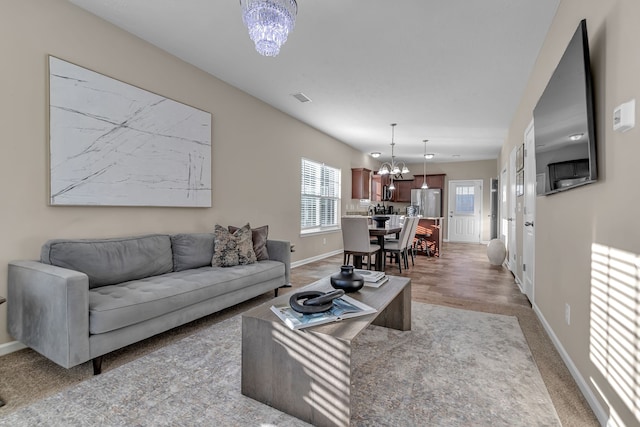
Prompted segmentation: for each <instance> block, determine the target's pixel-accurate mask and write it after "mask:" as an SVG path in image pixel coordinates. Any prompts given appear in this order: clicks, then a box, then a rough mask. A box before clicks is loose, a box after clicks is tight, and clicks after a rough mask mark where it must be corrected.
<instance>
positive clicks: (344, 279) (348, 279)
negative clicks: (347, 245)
mask: <svg viewBox="0 0 640 427" xmlns="http://www.w3.org/2000/svg"><path fill="white" fill-rule="evenodd" d="M331 286H333V287H334V288H335V289H342V290H343V291H345V292H346V293H349V292H358V291H359V290H360V289H362V287H363V286H364V277H362V276H361V275H359V274H358V273H354V272H353V265H343V266H341V267H340V273H336V274H334V275H332V276H331Z"/></svg>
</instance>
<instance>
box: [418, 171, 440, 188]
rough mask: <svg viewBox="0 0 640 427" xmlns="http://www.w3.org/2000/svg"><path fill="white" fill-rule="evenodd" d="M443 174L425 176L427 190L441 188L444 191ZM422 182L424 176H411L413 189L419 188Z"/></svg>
mask: <svg viewBox="0 0 640 427" xmlns="http://www.w3.org/2000/svg"><path fill="white" fill-rule="evenodd" d="M445 176H446V175H445V174H436V175H429V174H427V186H428V187H429V188H441V189H444V177H445ZM423 182H424V175H414V176H413V188H421V187H422V183H423Z"/></svg>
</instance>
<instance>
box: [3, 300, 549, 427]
mask: <svg viewBox="0 0 640 427" xmlns="http://www.w3.org/2000/svg"><path fill="white" fill-rule="evenodd" d="M412 304H413V305H412V310H413V313H412V330H411V331H407V332H401V331H395V330H391V329H385V328H381V327H377V326H371V327H369V328H367V329H366V330H365V331H364V332H363V333H362V334H361V335H360V336H359V337H358V339H357V342H356V343H355V345H354V349H353V352H352V357H353V363H352V366H353V367H354V371H353V377H354V378H353V381H354V382H353V386H352V425H356V426H389V425H394V426H510V427H511V426H532V425H535V426H559V425H560V422H559V420H558V417H557V415H556V412H555V409H554V407H553V404H552V403H551V399H550V397H549V394H548V392H547V390H546V388H545V386H544V383H543V381H542V378H541V377H540V373H539V372H538V369H537V367H536V365H535V363H534V361H533V358H532V356H531V352H530V350H529V347H528V346H527V343H526V341H525V339H524V336H523V335H522V331H521V330H520V326H519V325H518V321H517V319H516V318H515V317H511V316H503V315H496V314H487V313H480V312H474V311H467V310H460V309H455V308H448V307H442V306H435V305H428V304H422V303H416V302H413V303H412ZM240 336H241V317H240V316H235V317H233V318H231V319H228V320H225V321H223V322H220V323H218V324H216V325H213V326H211V327H210V328H208V329H205V330H202V331H200V332H198V333H196V334H194V335H192V336H190V337H187V338H185V339H183V340H181V341H179V342H177V343H175V344H172V345H169V346H167V347H164V348H162V349H160V350H158V351H156V352H154V353H151V354H148V355H146V356H143V357H141V358H140V359H137V360H135V361H133V362H131V363H128V364H126V365H123V366H120V367H118V368H116V369H113V370H110V371H108V372H106V373H104V374H102V375H99V376H96V377H93V378H91V379H89V380H87V381H84V382H83V383H81V384H79V385H77V386H74V387H72V388H70V389H68V390H65V391H63V392H60V393H58V394H55V395H53V396H50V397H48V398H46V399H43V400H41V401H38V402H36V403H35V404H32V405H30V406H27V407H24V408H22V409H19V410H17V411H15V412H12V413H10V414H8V415H7V416H6V417H3V418H1V419H0V425H7V426H37V425H41V426H93V425H100V426H169V425H170V426H200V425H221V426H222V425H224V426H256V427H266V426H304V425H307V424H306V423H303V422H301V421H300V420H297V419H296V418H293V417H291V416H289V415H287V414H284V413H282V412H280V411H278V410H276V409H273V408H271V407H269V406H266V405H263V404H261V403H258V402H256V401H254V400H252V399H250V398H247V397H245V396H243V395H242V394H241V393H240V354H241V346H240Z"/></svg>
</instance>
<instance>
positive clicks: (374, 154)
mask: <svg viewBox="0 0 640 427" xmlns="http://www.w3.org/2000/svg"><path fill="white" fill-rule="evenodd" d="M380 154H382V153H380V152H379V151H374V152H373V153H371V157H373V158H374V159H377V158H378V157H380Z"/></svg>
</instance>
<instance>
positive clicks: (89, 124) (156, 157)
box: [49, 56, 211, 207]
mask: <svg viewBox="0 0 640 427" xmlns="http://www.w3.org/2000/svg"><path fill="white" fill-rule="evenodd" d="M49 80H50V83H49V84H50V86H49V91H50V92H49V117H50V122H49V123H50V161H51V166H50V167H51V204H52V205H101V206H183V207H209V206H211V114H210V113H207V112H205V111H202V110H198V109H196V108H193V107H190V106H188V105H185V104H182V103H179V102H176V101H173V100H171V99H167V98H164V97H162V96H159V95H156V94H154V93H151V92H148V91H146V90H143V89H140V88H137V87H135V86H131V85H128V84H126V83H123V82H121V81H118V80H115V79H112V78H109V77H107V76H104V75H102V74H99V73H96V72H93V71H90V70H87V69H86V68H82V67H79V66H77V65H74V64H71V63H69V62H66V61H63V60H61V59H58V58H55V57H52V56H50V57H49Z"/></svg>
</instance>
